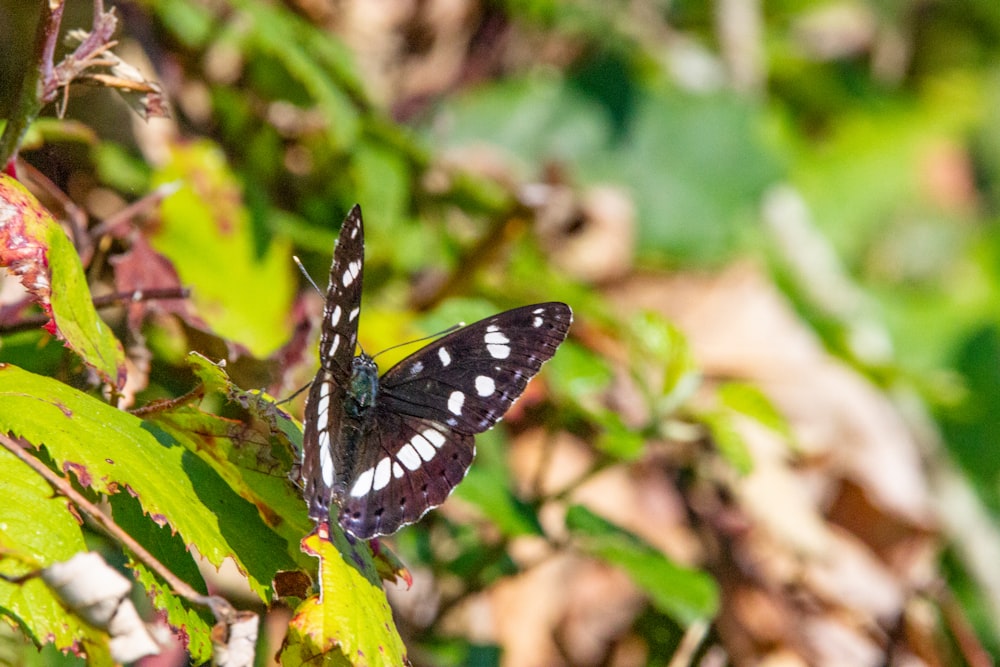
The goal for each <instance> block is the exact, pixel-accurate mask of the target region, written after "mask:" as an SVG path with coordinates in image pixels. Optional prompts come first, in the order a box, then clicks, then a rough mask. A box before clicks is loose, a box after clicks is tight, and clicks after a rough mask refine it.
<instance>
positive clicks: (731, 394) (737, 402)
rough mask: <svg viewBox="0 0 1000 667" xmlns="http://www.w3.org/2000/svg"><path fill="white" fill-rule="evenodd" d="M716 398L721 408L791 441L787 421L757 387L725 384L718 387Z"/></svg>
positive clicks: (731, 383)
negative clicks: (725, 408) (757, 423)
mask: <svg viewBox="0 0 1000 667" xmlns="http://www.w3.org/2000/svg"><path fill="white" fill-rule="evenodd" d="M718 396H719V401H720V402H721V403H722V405H723V406H725V407H727V408H729V409H730V410H733V411H735V412H738V413H740V414H742V415H746V416H747V417H750V418H751V419H753V420H755V421H757V422H760V423H761V424H763V425H764V426H766V427H768V428H769V429H771V430H772V431H774V432H776V433H778V434H779V435H781V436H782V437H783V438H785V439H786V440H791V438H792V432H791V430H790V429H789V426H788V421H787V420H785V417H784V415H782V414H781V413H780V412H778V409H777V408H776V407H774V403H772V402H771V399H770V398H768V397H767V395H766V394H764V392H762V391H761V390H760V388H759V387H757V386H755V385H752V384H748V383H746V382H727V383H725V384H723V385H722V386H720V387H719V389H718Z"/></svg>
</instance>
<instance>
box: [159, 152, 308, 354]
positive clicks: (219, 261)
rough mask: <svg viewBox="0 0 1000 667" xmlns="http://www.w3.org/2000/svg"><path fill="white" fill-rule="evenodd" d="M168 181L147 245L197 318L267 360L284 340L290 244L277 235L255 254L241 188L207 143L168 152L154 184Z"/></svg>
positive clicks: (290, 293)
mask: <svg viewBox="0 0 1000 667" xmlns="http://www.w3.org/2000/svg"><path fill="white" fill-rule="evenodd" d="M171 182H179V183H180V184H181V187H180V189H179V190H178V191H177V192H175V193H174V194H173V195H171V196H169V197H167V198H166V199H164V200H163V203H162V205H161V208H160V214H161V225H160V226H159V227H158V228H157V230H156V233H155V235H153V236H152V238H151V242H152V244H153V246H154V247H155V248H156V249H157V250H158V251H159V252H161V253H163V254H164V255H165V256H166V257H168V258H169V259H170V260H171V261H172V262H173V264H174V267H175V268H176V269H177V273H178V275H179V276H180V278H181V281H182V282H184V283H185V284H188V285H191V287H192V295H191V298H192V300H193V302H194V304H195V306H196V307H197V309H198V312H199V314H200V315H201V316H202V317H203V318H204V319H205V321H206V322H208V324H209V325H211V326H212V327H213V328H214V330H215V331H216V333H218V334H219V335H221V336H222V337H224V338H228V339H230V340H234V341H238V342H240V343H243V344H244V345H246V346H247V347H248V348H250V350H251V352H252V353H254V355H256V356H258V357H265V356H267V355H269V354H270V353H272V352H273V351H274V350H276V349H277V348H278V347H279V346H281V345H282V344H284V343H285V342H286V341H287V340H288V337H289V335H290V329H289V320H288V312H289V310H291V304H292V297H293V295H294V283H293V280H292V262H291V247H290V245H289V243H288V242H287V241H286V240H284V239H282V238H281V237H278V238H277V239H274V240H272V241H271V243H270V245H269V246H268V248H267V249H266V250H264V251H262V252H260V251H258V248H257V247H256V242H255V239H254V235H253V229H252V228H251V224H250V216H249V214H248V213H247V210H246V208H245V207H244V206H243V204H242V196H241V192H240V187H239V185H238V184H237V182H236V179H235V177H234V176H233V175H232V174H231V173H230V171H229V169H228V167H227V166H226V163H225V158H224V156H223V155H222V153H221V151H219V150H218V148H216V147H215V146H214V145H212V144H210V143H208V142H198V143H193V144H187V145H183V146H174V147H172V150H171V153H170V159H169V161H168V162H167V163H166V164H165V165H163V166H162V167H161V168H160V169H158V170H157V172H156V173H155V175H154V177H153V186H154V187H156V186H159V185H162V184H164V183H171Z"/></svg>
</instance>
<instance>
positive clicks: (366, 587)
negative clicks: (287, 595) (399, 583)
mask: <svg viewBox="0 0 1000 667" xmlns="http://www.w3.org/2000/svg"><path fill="white" fill-rule="evenodd" d="M331 540H332V541H331ZM302 550H303V551H304V552H306V553H308V554H309V555H312V556H316V557H317V558H319V561H320V564H319V580H320V594H319V595H314V596H313V597H310V598H309V599H307V600H306V601H304V602H303V603H302V604H301V605H299V608H298V609H297V610H296V611H295V616H294V617H293V618H292V621H291V623H290V624H289V631H288V637H287V638H286V639H285V644H284V646H283V647H282V650H281V663H282V664H283V665H286V667H288V666H294V665H306V664H309V665H317V664H350V665H355V666H357V667H360V666H361V665H365V666H370V667H374V666H376V665H391V666H393V667H398V666H399V665H405V664H408V662H407V659H406V647H405V646H404V645H403V640H402V639H400V637H399V633H398V632H397V631H396V626H395V625H394V624H393V621H392V610H391V609H390V608H389V602H388V601H387V600H386V597H385V591H383V590H382V586H381V582H380V580H379V577H378V573H377V571H376V566H375V563H374V562H373V560H372V554H371V550H370V549H369V548H368V546H367V544H366V543H365V542H362V541H356V542H354V543H353V544H351V543H349V542H348V540H347V538H346V537H345V536H344V534H343V533H342V532H341V531H340V530H339V528H335V530H334V533H333V534H332V535H331V534H329V533H328V532H327V526H326V524H321V525H320V527H319V529H318V530H317V531H316V532H314V533H312V534H311V535H309V536H308V537H306V538H305V539H303V540H302Z"/></svg>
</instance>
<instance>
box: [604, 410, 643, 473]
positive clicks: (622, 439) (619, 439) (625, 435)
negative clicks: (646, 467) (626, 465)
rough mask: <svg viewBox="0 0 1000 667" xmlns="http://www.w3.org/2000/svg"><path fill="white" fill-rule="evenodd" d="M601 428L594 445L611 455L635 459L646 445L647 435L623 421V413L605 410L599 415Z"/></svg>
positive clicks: (620, 458) (627, 459) (630, 459)
mask: <svg viewBox="0 0 1000 667" xmlns="http://www.w3.org/2000/svg"><path fill="white" fill-rule="evenodd" d="M597 422H598V425H599V426H600V428H601V431H600V434H599V435H598V437H597V441H596V442H594V446H595V447H596V448H597V449H599V450H601V451H602V452H604V453H605V454H607V455H609V456H613V457H614V458H616V459H619V460H622V461H634V460H635V459H637V458H638V457H639V455H640V454H642V452H643V450H644V449H645V447H646V436H645V434H644V433H642V432H641V431H638V430H636V429H634V428H631V427H629V426H627V425H626V424H625V422H623V421H622V418H621V415H619V414H618V413H617V412H614V411H612V410H605V411H604V412H603V414H601V415H600V416H599V417H597Z"/></svg>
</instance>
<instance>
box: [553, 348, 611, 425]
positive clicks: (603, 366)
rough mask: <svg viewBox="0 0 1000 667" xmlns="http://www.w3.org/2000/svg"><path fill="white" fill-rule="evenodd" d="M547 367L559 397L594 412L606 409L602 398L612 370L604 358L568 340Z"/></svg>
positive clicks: (608, 384)
mask: <svg viewBox="0 0 1000 667" xmlns="http://www.w3.org/2000/svg"><path fill="white" fill-rule="evenodd" d="M545 370H546V373H547V374H548V379H549V384H550V386H551V387H552V392H553V393H554V394H555V395H556V396H559V397H561V398H564V399H566V400H569V401H571V402H572V403H575V404H577V405H579V406H581V407H582V408H584V409H585V410H587V411H588V412H591V413H600V412H602V411H603V410H604V407H603V405H604V402H603V397H604V393H605V392H606V391H607V390H608V387H609V386H610V384H611V380H612V373H611V368H610V367H609V366H608V364H607V362H606V361H605V360H604V359H603V358H602V357H600V356H599V355H597V354H595V353H594V352H592V351H591V350H588V349H587V348H585V347H583V346H582V345H579V344H577V343H576V342H575V341H573V340H567V341H565V342H563V344H562V345H560V346H559V354H557V355H555V356H554V357H552V359H551V361H549V363H548V364H546V366H545Z"/></svg>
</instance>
